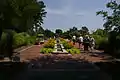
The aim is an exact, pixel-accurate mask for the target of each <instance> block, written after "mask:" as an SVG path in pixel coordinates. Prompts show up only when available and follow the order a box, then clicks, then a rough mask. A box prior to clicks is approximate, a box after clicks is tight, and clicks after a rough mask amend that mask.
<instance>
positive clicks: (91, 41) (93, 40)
mask: <svg viewBox="0 0 120 80" xmlns="http://www.w3.org/2000/svg"><path fill="white" fill-rule="evenodd" d="M94 47H95V39H94V38H93V37H91V36H90V50H91V51H93V50H94Z"/></svg>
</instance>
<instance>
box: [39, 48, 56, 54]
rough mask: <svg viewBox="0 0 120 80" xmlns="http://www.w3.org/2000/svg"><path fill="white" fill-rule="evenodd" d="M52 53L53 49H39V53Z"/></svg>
mask: <svg viewBox="0 0 120 80" xmlns="http://www.w3.org/2000/svg"><path fill="white" fill-rule="evenodd" d="M53 51H54V49H52V48H42V49H40V53H44V54H48V53H52V52H53Z"/></svg>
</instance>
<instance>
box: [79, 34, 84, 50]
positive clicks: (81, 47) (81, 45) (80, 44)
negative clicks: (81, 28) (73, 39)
mask: <svg viewBox="0 0 120 80" xmlns="http://www.w3.org/2000/svg"><path fill="white" fill-rule="evenodd" d="M78 43H79V48H80V49H83V37H82V36H81V35H80V37H79V38H78Z"/></svg>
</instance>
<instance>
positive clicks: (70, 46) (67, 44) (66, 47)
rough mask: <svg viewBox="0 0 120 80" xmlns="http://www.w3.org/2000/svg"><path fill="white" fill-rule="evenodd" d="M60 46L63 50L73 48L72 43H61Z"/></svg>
mask: <svg viewBox="0 0 120 80" xmlns="http://www.w3.org/2000/svg"><path fill="white" fill-rule="evenodd" d="M62 44H63V46H64V48H65V49H71V48H73V47H74V46H73V44H72V43H68V42H67V41H62Z"/></svg>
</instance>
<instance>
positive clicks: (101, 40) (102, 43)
mask: <svg viewBox="0 0 120 80" xmlns="http://www.w3.org/2000/svg"><path fill="white" fill-rule="evenodd" d="M92 36H93V37H94V38H95V48H96V49H100V50H104V49H105V48H106V45H107V44H108V40H107V37H102V36H100V35H92Z"/></svg>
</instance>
